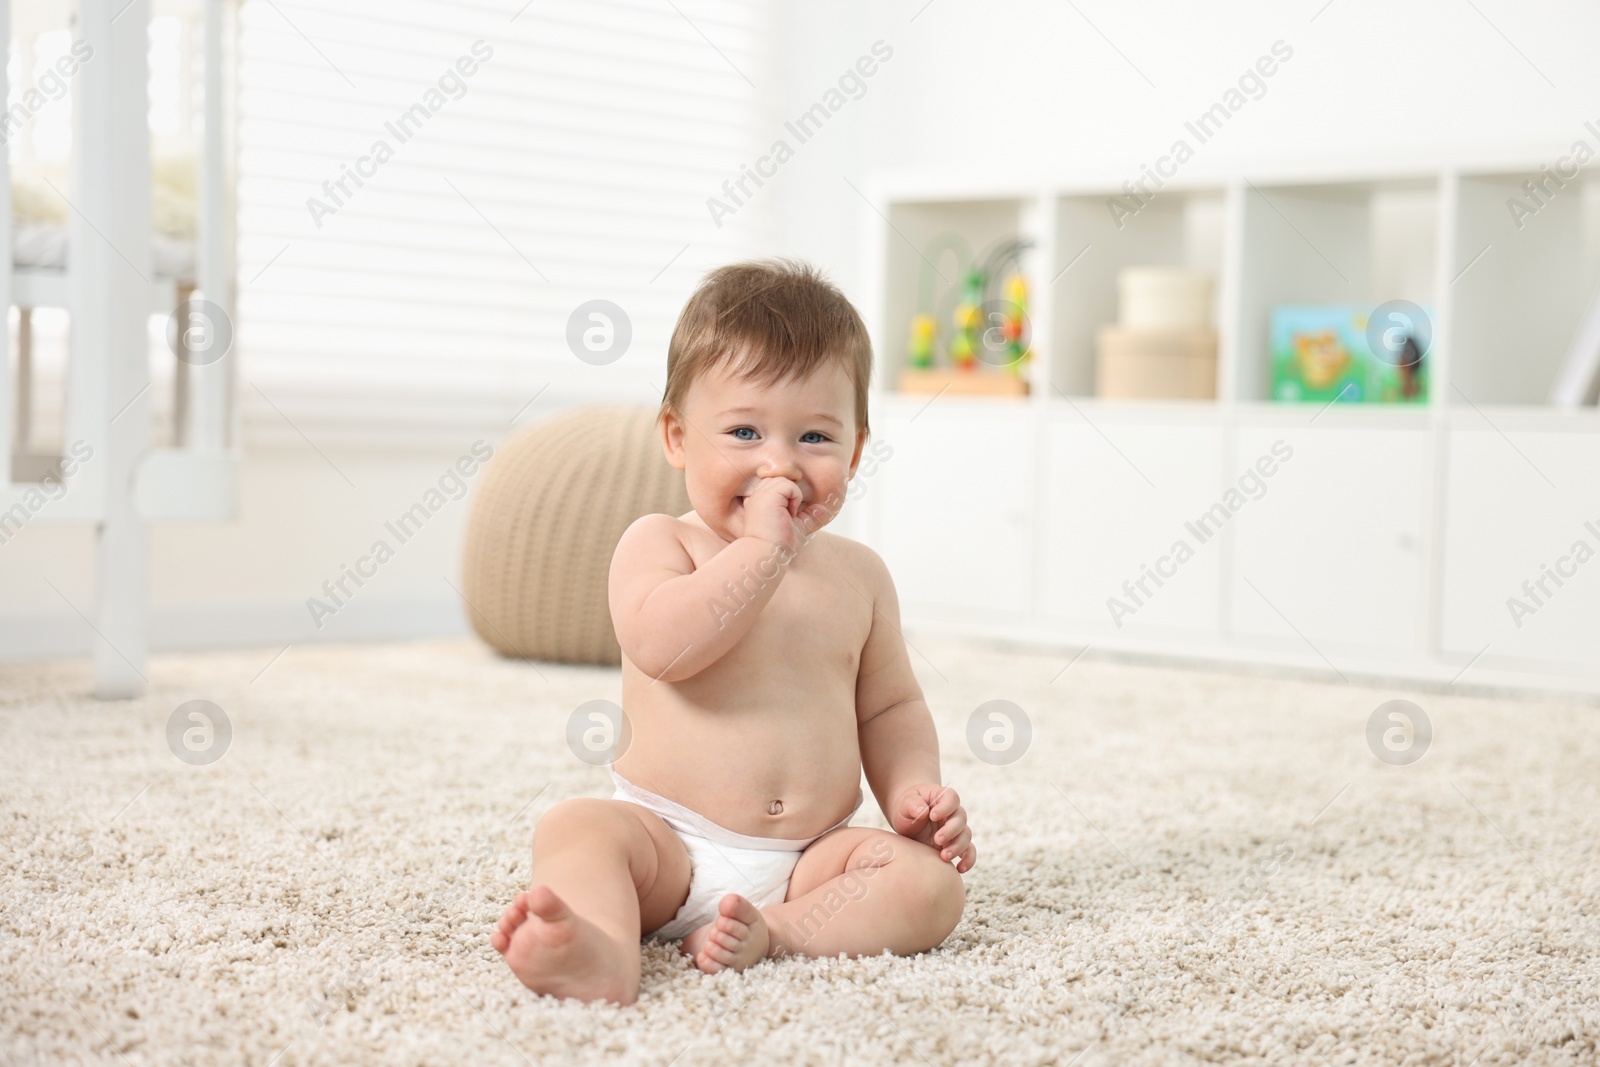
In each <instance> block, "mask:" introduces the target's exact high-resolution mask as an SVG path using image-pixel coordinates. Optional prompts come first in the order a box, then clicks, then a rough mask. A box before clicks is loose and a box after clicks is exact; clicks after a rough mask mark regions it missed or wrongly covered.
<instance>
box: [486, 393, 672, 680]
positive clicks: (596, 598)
mask: <svg viewBox="0 0 1600 1067" xmlns="http://www.w3.org/2000/svg"><path fill="white" fill-rule="evenodd" d="M479 477H480V479H481V481H480V482H479V484H478V491H477V496H476V498H475V499H474V501H473V505H472V515H471V517H470V518H469V519H468V521H467V533H466V559H465V561H464V562H463V564H462V581H463V587H462V591H463V593H464V594H465V596H466V600H467V602H468V607H467V614H468V616H470V617H471V619H472V628H473V629H474V630H476V631H477V633H478V636H479V637H481V638H483V639H484V640H485V641H486V642H488V643H489V645H490V646H492V647H493V648H494V649H495V650H496V651H498V652H499V653H500V654H501V655H503V656H513V657H519V658H526V659H538V660H550V661H554V662H560V663H598V664H605V665H609V666H617V665H619V664H621V662H622V650H621V648H620V647H618V645H617V636H616V632H615V631H614V630H613V629H612V626H611V609H610V606H609V605H608V604H607V602H606V578H607V575H608V573H609V571H610V567H611V553H612V552H613V551H615V550H616V547H617V541H619V540H620V539H621V537H622V533H623V531H624V530H626V529H627V528H628V526H629V525H630V524H631V523H632V522H633V521H634V520H635V519H637V518H638V517H639V516H641V515H648V514H650V513H652V512H657V511H664V512H667V513H668V514H671V515H682V514H683V513H684V512H686V511H688V510H689V497H688V494H687V493H686V492H685V491H684V487H683V472H682V471H679V470H675V469H674V468H673V467H672V466H671V465H670V464H669V463H668V462H667V460H666V457H665V456H663V455H662V453H661V438H660V435H659V433H658V432H657V430H656V411H655V409H654V408H645V407H633V406H626V407H621V406H597V407H585V408H579V409H577V410H574V411H571V412H568V413H566V414H562V415H558V416H556V417H554V418H551V419H549V420H547V421H545V422H541V423H538V424H537V425H534V426H530V427H529V428H528V429H526V430H524V431H523V432H521V433H519V434H517V435H516V436H514V437H512V438H510V439H509V440H507V441H506V442H505V443H504V444H502V445H501V446H500V448H499V449H498V450H497V451H496V452H495V456H494V458H493V459H492V460H490V461H489V465H488V466H487V467H486V468H485V469H484V471H483V473H482V474H481V475H480V476H479Z"/></svg>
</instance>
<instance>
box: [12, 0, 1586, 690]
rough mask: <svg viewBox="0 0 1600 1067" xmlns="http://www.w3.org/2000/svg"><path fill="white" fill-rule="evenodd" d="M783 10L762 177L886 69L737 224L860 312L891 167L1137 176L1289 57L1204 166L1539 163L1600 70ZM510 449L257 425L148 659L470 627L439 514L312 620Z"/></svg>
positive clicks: (1009, 175) (1170, 24)
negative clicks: (395, 534)
mask: <svg viewBox="0 0 1600 1067" xmlns="http://www.w3.org/2000/svg"><path fill="white" fill-rule="evenodd" d="M781 11H782V14H781V23H780V25H779V26H778V29H777V32H776V33H775V35H774V39H773V41H772V42H771V56H770V59H769V61H768V62H767V63H765V64H762V65H758V66H756V68H755V69H749V70H747V71H745V73H746V74H748V75H749V77H750V80H751V81H752V82H754V83H755V89H754V90H751V91H752V92H755V93H758V94H759V95H760V96H761V97H762V98H763V101H762V102H763V106H764V107H765V108H766V109H767V111H768V113H769V114H770V117H771V137H770V138H767V137H763V138H761V141H762V142H763V143H761V144H759V145H756V146H753V147H752V162H753V161H754V158H755V154H756V153H758V152H761V151H765V149H766V148H767V143H766V142H768V141H770V139H771V138H777V137H782V136H785V133H784V130H783V122H784V120H785V119H792V118H794V117H795V116H797V115H798V114H799V113H801V112H802V111H804V110H805V109H806V108H808V107H810V106H811V105H812V104H813V103H816V102H817V101H818V100H819V99H821V97H822V95H823V93H824V92H825V91H826V90H827V89H828V88H830V87H831V86H833V85H834V84H835V83H836V81H837V79H838V77H839V75H840V73H841V72H843V71H844V70H845V69H846V68H848V67H850V66H852V65H853V64H854V63H855V62H856V61H857V59H858V58H859V57H861V56H863V55H866V54H869V53H870V50H871V47H872V45H873V42H875V41H877V40H883V41H884V42H886V44H888V45H889V46H890V47H892V48H893V50H894V54H893V56H892V58H891V59H890V60H888V61H887V62H885V63H883V64H882V66H881V68H880V69H879V70H878V71H877V72H876V73H875V74H874V75H873V76H872V77H871V78H869V79H866V85H867V88H866V92H865V94H864V95H863V96H862V98H861V99H859V100H853V101H850V102H849V103H848V104H846V106H845V107H843V108H842V109H841V110H840V111H839V112H838V113H837V114H836V115H834V116H833V117H832V118H831V119H830V120H829V122H828V123H827V125H826V126H825V127H824V128H823V129H822V130H821V131H820V132H819V133H817V134H816V135H815V136H814V137H813V138H812V139H810V140H808V141H807V142H806V143H805V144H803V145H799V146H798V147H797V151H796V154H795V157H794V158H793V159H792V160H791V161H789V162H788V163H787V164H785V165H784V166H783V167H782V168H781V169H780V170H779V172H778V174H777V175H776V176H775V177H773V178H772V179H770V180H769V181H768V182H767V184H766V185H765V186H763V187H762V189H761V190H760V191H759V193H758V195H757V197H756V198H753V200H752V204H751V207H752V212H751V213H752V215H755V214H764V215H767V216H769V217H770V218H771V219H772V220H773V226H774V229H773V230H772V231H770V232H774V233H775V234H776V237H775V239H774V241H773V243H772V246H771V248H770V249H769V251H771V252H773V253H776V254H785V255H798V256H802V257H805V258H807V259H810V260H812V261H814V262H816V263H818V264H820V265H822V266H823V267H825V268H826V269H827V270H828V271H829V272H830V273H831V274H832V275H833V277H834V278H835V279H836V280H838V281H839V282H840V283H841V284H842V285H843V286H844V287H845V288H846V290H847V291H848V292H851V293H855V294H858V293H859V292H860V291H861V289H862V284H861V283H862V278H861V270H862V264H861V243H860V233H861V225H862V221H863V215H864V212H865V211H866V210H867V209H866V208H864V207H863V204H862V201H861V199H860V197H859V196H858V195H857V194H856V192H854V191H853V190H852V189H851V187H850V184H848V183H850V182H853V183H854V184H855V185H856V186H857V187H858V188H862V189H866V188H867V184H866V183H867V182H868V181H869V176H870V175H872V174H873V173H874V172H878V171H881V170H885V169H891V170H910V171H935V170H936V171H944V172H948V173H949V174H951V175H974V176H986V177H989V178H992V179H993V180H994V181H996V182H1008V183H1012V184H1015V183H1016V182H1017V181H1018V179H1019V177H1020V178H1022V179H1025V180H1037V179H1039V178H1042V177H1043V176H1045V175H1049V176H1050V177H1052V178H1064V177H1070V176H1071V175H1072V174H1073V173H1074V170H1075V168H1084V169H1091V170H1094V171H1101V170H1104V169H1107V168H1111V169H1113V170H1116V171H1117V172H1125V173H1126V174H1127V175H1128V176H1129V177H1130V178H1132V177H1135V176H1137V174H1138V172H1139V169H1140V167H1141V166H1142V165H1143V164H1146V163H1149V162H1151V161H1152V160H1153V159H1154V157H1155V156H1156V155H1157V154H1159V153H1160V152H1163V151H1165V150H1166V148H1167V146H1168V145H1169V144H1170V142H1171V141H1172V139H1173V138H1174V137H1175V136H1178V135H1179V132H1180V130H1181V127H1182V124H1183V122H1184V121H1185V120H1186V119H1189V118H1192V117H1193V116H1195V115H1196V114H1198V113H1199V112H1201V111H1203V110H1204V109H1205V108H1207V107H1209V106H1210V104H1211V103H1213V102H1215V101H1216V100H1217V99H1218V98H1219V97H1220V96H1221V94H1222V93H1223V92H1224V91H1225V90H1226V89H1227V88H1228V87H1230V86H1231V85H1233V84H1234V82H1235V81H1236V79H1237V78H1238V76H1239V74H1240V73H1241V72H1242V71H1244V70H1245V68H1247V67H1248V66H1250V65H1251V64H1252V63H1254V62H1255V60H1256V59H1257V57H1259V56H1260V55H1262V54H1263V53H1265V52H1266V51H1267V50H1268V49H1269V48H1270V46H1271V45H1272V43H1273V42H1274V41H1277V40H1280V39H1281V40H1283V41H1285V42H1286V43H1288V44H1289V45H1290V46H1291V47H1292V48H1293V49H1294V56H1293V58H1292V60H1290V61H1289V62H1288V63H1286V64H1284V65H1283V66H1282V67H1281V69H1279V70H1278V72H1277V73H1276V74H1275V75H1274V76H1273V77H1272V78H1271V79H1270V80H1269V81H1268V82H1267V92H1266V94H1265V95H1264V96H1263V97H1262V98H1261V99H1258V100H1252V101H1251V102H1250V103H1249V105H1248V106H1247V107H1245V108H1243V109H1241V111H1240V112H1239V114H1238V115H1236V116H1235V117H1234V118H1233V119H1232V120H1231V121H1230V123H1229V125H1228V126H1227V127H1226V128H1225V129H1224V131H1223V132H1222V133H1221V134H1219V135H1218V136H1217V137H1216V138H1215V139H1214V140H1213V141H1211V142H1210V143H1208V144H1207V145H1205V146H1204V147H1203V149H1202V150H1203V151H1205V152H1206V153H1207V154H1208V159H1207V163H1208V166H1215V167H1218V168H1228V167H1238V168H1240V169H1241V170H1244V171H1245V172H1247V173H1248V170H1249V168H1250V167H1252V166H1257V165H1261V164H1262V163H1270V162H1271V161H1273V160H1275V159H1278V158H1281V157H1282V156H1284V155H1285V154H1289V153H1292V154H1294V156H1296V157H1297V158H1305V157H1321V158H1325V159H1327V160H1329V161H1330V162H1332V163H1335V164H1342V165H1352V164H1357V165H1358V164H1361V163H1368V164H1370V165H1372V166H1373V167H1374V168H1381V167H1384V166H1387V165H1390V163H1391V161H1393V160H1397V159H1407V158H1410V159H1417V160H1421V161H1428V162H1436V161H1441V160H1442V161H1449V160H1452V159H1459V160H1463V161H1466V160H1469V159H1481V158H1485V157H1491V158H1492V157H1493V156H1494V155H1495V154H1497V153H1501V152H1530V151H1531V152H1534V153H1536V154H1537V153H1538V152H1541V151H1543V150H1544V148H1545V147H1546V146H1553V147H1554V148H1555V149H1557V150H1564V149H1565V147H1566V146H1567V145H1568V144H1570V142H1571V141H1572V140H1573V139H1574V138H1575V137H1577V136H1578V134H1579V132H1580V131H1581V128H1582V125H1583V122H1584V121H1585V120H1597V121H1600V103H1595V102H1596V101H1600V65H1597V64H1595V63H1594V62H1593V59H1592V57H1591V56H1589V55H1586V54H1585V53H1584V52H1583V51H1582V49H1583V42H1585V41H1589V42H1593V41H1595V40H1600V6H1596V5H1579V4H1555V3H1544V4H1537V5H1534V4H1523V5H1512V4H1510V3H1509V2H1507V0H1479V2H1478V3H1477V5H1476V8H1475V7H1474V6H1473V5H1470V4H1459V3H1415V4H1404V5H1397V4H1393V3H1377V2H1372V0H1332V3H1330V4H1327V5H1325V6H1324V5H1323V3H1322V0H1310V2H1304V3H1301V2H1297V3H1292V4H1289V3H1266V2H1257V3H1243V2H1239V3H1226V4H1221V3H1213V4H1192V3H1182V2H1177V0H1165V2H1161V3H1150V4H1141V5H1118V4H1112V3H1109V2H1107V0H1079V2H1078V3H1077V4H1076V9H1075V8H1074V7H1073V6H1068V5H1062V4H1059V3H1057V2H1044V0H1038V2H1020V0H1019V2H992V3H985V4H982V5H979V4H976V3H960V2H957V0H932V3H928V4H926V5H924V4H923V2H922V0H909V2H898V3H894V4H884V5H881V6H878V5H874V6H872V7H870V8H868V7H867V6H865V5H861V4H858V3H855V4H853V3H846V2H843V0H823V2H817V3H807V4H799V3H794V4H785V5H783V6H782V8H781ZM1080 12H1081V13H1080ZM1480 12H1481V13H1480ZM913 16H915V17H914V19H913ZM1313 16H1315V17H1314V20H1313ZM1488 20H1493V23H1494V25H1493V26H1491V25H1490V24H1489V21H1488ZM1091 21H1092V23H1093V26H1091V25H1090V22H1091ZM1496 27H1498V29H1496ZM1502 34H1503V35H1504V36H1502ZM1508 38H1509V40H1508ZM1118 50H1120V52H1121V54H1120V55H1119V52H1118ZM1518 50H1520V52H1521V54H1519V51H1518ZM1524 57H1526V58H1524ZM1135 67H1136V68H1137V70H1135V69H1134V68H1135ZM1536 68H1537V69H1536ZM1141 72H1142V73H1141ZM1541 72H1542V73H1541ZM1146 79H1148V81H1147V80H1146ZM1546 79H1548V81H1547V80H1546ZM1152 83H1153V84H1152ZM1551 83H1553V85H1552V84H1551ZM1586 106H1588V107H1589V108H1590V109H1589V110H1588V111H1586V110H1585V107H1586ZM791 137H792V135H791ZM711 191H712V190H708V193H709V192H711ZM741 221H743V220H741ZM698 225H699V226H700V227H701V229H690V230H688V231H686V232H685V235H684V237H683V240H685V241H695V240H696V239H707V240H709V238H710V232H711V230H712V228H713V227H712V223H711V222H710V220H709V216H708V217H707V220H706V221H705V222H704V223H701V224H698ZM702 230H703V231H704V232H702ZM246 334H247V326H246V327H245V328H242V329H241V337H244V336H245V335H246ZM887 340H888V342H889V343H891V344H897V343H899V338H889V339H887ZM242 355H243V358H244V360H245V364H244V365H245V366H246V367H248V359H249V353H248V349H246V350H245V351H244V352H243V353H242ZM654 358H658V359H662V360H663V361H664V355H662V354H657V355H656V356H655V357H654ZM644 399H648V398H644ZM566 402H568V401H565V400H561V399H558V398H550V399H549V400H548V401H547V402H541V404H545V403H548V405H549V406H548V408H547V409H546V410H552V411H553V410H556V409H558V408H559V407H561V406H562V404H563V403H566ZM512 406H513V407H514V406H515V405H512ZM505 431H506V427H505V426H504V425H501V424H496V423H491V422H488V421H485V422H484V423H483V425H481V426H466V425H463V426H461V427H459V428H456V429H455V430H454V431H453V432H452V433H450V434H447V435H439V434H433V435H430V437H429V440H430V441H431V442H433V443H431V444H427V445H418V446H413V447H410V448H405V447H399V446H394V445H388V446H383V447H381V448H375V447H373V446H362V445H360V444H358V443H355V442H350V441H345V442H338V443H332V444H327V445H326V447H325V449H324V450H325V451H326V452H327V453H328V455H329V458H330V459H332V460H333V462H334V463H336V464H337V465H338V466H339V468H340V469H341V470H343V471H344V472H345V475H346V476H348V477H349V478H350V480H351V481H353V482H354V483H355V486H356V489H354V490H352V489H351V487H350V486H349V485H348V484H346V483H345V481H344V479H343V478H342V477H340V475H339V474H338V473H336V472H335V471H334V470H333V469H332V468H330V466H329V464H328V463H327V462H325V461H324V459H323V458H322V457H321V456H319V455H318V454H317V453H316V452H315V451H313V450H312V449H311V448H309V447H308V446H307V445H306V444H305V442H304V440H302V439H301V438H300V437H299V436H298V435H295V434H290V433H288V432H286V431H284V430H283V428H282V427H281V426H279V427H276V428H275V429H274V428H272V427H271V426H270V422H269V421H257V422H254V423H252V424H250V426H247V433H246V438H245V456H246V462H245V465H244V475H243V480H242V485H241V501H242V506H241V510H240V515H239V518H238V520H237V521H235V522H233V523H228V524H221V525H211V526H193V527H177V526H161V527H157V528H156V529H155V530H154V531H153V533H152V539H151V541H152V572H151V573H152V601H153V608H154V614H155V620H154V621H155V630H154V639H155V645H156V647H157V648H162V647H173V646H179V645H204V644H227V643H239V642H243V643H250V644H257V645H261V646H263V647H264V648H266V649H267V653H268V656H270V654H271V653H272V652H275V651H276V650H277V649H278V648H281V647H282V645H283V644H285V643H289V642H298V641H304V640H308V639H327V638H328V637H330V636H333V637H341V636H342V637H381V636H387V635H390V634H400V633H426V632H456V631H460V630H462V629H464V626H465V623H464V619H463V616H462V614H461V612H460V610H459V607H458V604H457V603H456V597H455V594H454V593H453V592H452V591H451V590H450V589H449V587H448V586H447V585H446V584H445V582H444V578H445V577H449V578H450V579H451V580H455V575H456V573H457V568H458V565H459V563H458V560H459V548H460V540H461V526H462V522H463V520H464V518H465V516H466V514H467V504H466V503H465V502H457V503H452V504H450V505H449V506H447V507H446V509H445V510H444V511H443V512H441V513H440V515H438V516H437V517H436V518H435V519H434V520H433V521H432V524H431V525H430V526H429V527H428V528H427V529H426V531H425V532H424V534H423V535H422V536H421V537H419V538H418V539H417V540H416V541H415V542H413V543H411V544H408V545H407V546H406V547H405V549H404V550H403V551H402V552H400V553H399V555H398V556H397V558H396V559H395V560H394V561H393V562H392V563H390V564H389V565H387V566H386V567H385V568H383V570H382V572H381V573H380V575H379V577H378V578H377V579H375V580H374V581H373V582H371V583H369V585H368V586H367V587H366V588H364V589H363V590H362V592H361V594H360V595H359V596H358V597H357V598H356V599H355V600H354V601H352V602H351V604H350V606H349V608H348V609H346V610H345V611H343V612H341V613H340V615H339V616H337V617H336V618H335V619H334V620H332V621H331V622H330V623H329V624H328V626H327V628H326V630H325V631H323V632H321V633H320V634H318V632H317V631H315V630H314V629H313V628H312V627H311V625H310V619H309V615H308V614H307V611H306V608H305V600H306V598H307V597H309V596H312V595H314V594H316V593H317V592H318V590H319V589H320V586H321V584H322V582H323V581H324V580H326V579H328V578H330V577H333V576H335V575H336V574H337V572H338V569H339V566H340V564H342V563H347V562H351V561H352V560H353V559H354V557H355V555H356V554H358V553H359V552H360V551H361V550H363V549H364V548H365V547H366V546H367V545H368V544H370V541H371V538H372V537H373V536H375V531H376V530H377V529H378V528H379V526H380V524H381V520H382V518H383V517H386V516H388V515H390V514H392V513H393V512H395V511H398V510H399V509H400V508H402V507H404V506H406V505H407V504H409V503H410V502H412V501H414V500H415V499H416V498H417V496H418V495H419V494H420V493H421V492H422V491H423V490H425V489H426V488H427V487H428V486H429V485H430V484H432V482H433V481H434V480H435V479H437V477H438V476H439V474H440V473H441V471H442V470H443V469H444V467H445V466H446V465H447V464H448V463H450V462H451V461H453V460H454V459H455V458H456V456H457V455H458V454H460V452H461V451H462V449H464V448H465V447H467V446H468V445H469V444H470V442H471V440H472V439H473V438H474V437H476V436H482V437H484V438H486V439H487V440H489V441H491V442H495V443H497V442H498V441H499V439H500V437H501V436H502V435H503V434H504V432H505ZM312 436H313V437H317V436H318V434H317V433H316V432H315V431H313V434H312ZM402 439H403V435H402ZM847 517H848V516H847ZM841 529H842V530H843V532H846V533H848V532H850V530H851V529H852V526H851V525H850V524H849V523H848V522H846V523H845V524H844V525H843V526H842V527H841ZM92 547H93V546H92V537H91V534H90V532H89V531H88V530H85V529H82V528H73V527H51V526H48V525H44V524H42V523H38V522H36V523H35V524H34V525H32V526H30V527H29V528H28V529H26V530H25V531H23V533H22V534H21V535H19V536H18V537H16V538H15V539H14V540H12V541H11V542H10V543H8V544H5V545H0V659H26V658H34V657H38V656H47V655H82V654H85V653H87V651H88V650H89V648H90V637H91V636H92V635H91V633H90V631H89V629H88V627H87V625H86V624H85V623H84V622H83V621H82V620H81V619H79V617H78V616H77V615H76V613H75V612H74V610H73V609H72V608H71V607H68V606H67V605H65V604H63V603H62V600H61V597H60V596H58V595H57V593H55V592H54V591H52V590H51V589H50V587H49V586H48V585H46V584H45V583H44V582H43V581H42V580H41V578H43V577H48V578H49V579H50V580H51V582H53V583H54V584H55V585H57V586H58V587H59V588H60V590H61V593H63V594H65V595H66V596H67V597H68V598H70V599H71V600H72V601H73V604H74V605H75V606H76V607H77V608H78V609H80V610H82V611H84V612H86V613H89V614H92V610H91V606H92V601H93V588H94V586H93V559H94V557H93V551H92ZM267 658H268V657H267V656H264V657H263V663H265V662H266V659H267Z"/></svg>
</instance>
